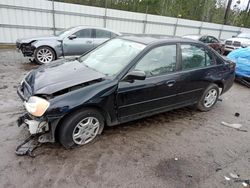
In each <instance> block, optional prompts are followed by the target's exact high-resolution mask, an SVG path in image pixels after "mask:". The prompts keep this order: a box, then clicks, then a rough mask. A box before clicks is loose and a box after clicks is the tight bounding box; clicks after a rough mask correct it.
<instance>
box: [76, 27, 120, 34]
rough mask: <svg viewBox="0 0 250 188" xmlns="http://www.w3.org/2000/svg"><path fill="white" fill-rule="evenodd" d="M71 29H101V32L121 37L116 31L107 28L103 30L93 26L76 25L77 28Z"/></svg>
mask: <svg viewBox="0 0 250 188" xmlns="http://www.w3.org/2000/svg"><path fill="white" fill-rule="evenodd" d="M72 29H101V30H105V31H109V32H112V33H115V34H117V35H119V36H120V35H121V33H119V32H117V31H114V30H111V29H107V28H103V27H95V26H86V25H78V26H74V27H72Z"/></svg>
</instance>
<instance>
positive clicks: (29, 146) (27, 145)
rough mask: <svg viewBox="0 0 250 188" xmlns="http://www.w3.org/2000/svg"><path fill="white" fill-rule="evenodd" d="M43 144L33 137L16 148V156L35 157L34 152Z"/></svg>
mask: <svg viewBox="0 0 250 188" xmlns="http://www.w3.org/2000/svg"><path fill="white" fill-rule="evenodd" d="M40 145H41V143H39V142H38V140H37V139H36V137H35V136H33V135H31V136H29V137H28V138H27V139H25V140H24V141H23V142H22V143H21V144H20V145H19V146H17V148H16V152H15V153H16V155H18V156H23V155H28V156H30V157H35V155H34V154H33V151H34V150H35V149H36V148H37V147H39V146H40Z"/></svg>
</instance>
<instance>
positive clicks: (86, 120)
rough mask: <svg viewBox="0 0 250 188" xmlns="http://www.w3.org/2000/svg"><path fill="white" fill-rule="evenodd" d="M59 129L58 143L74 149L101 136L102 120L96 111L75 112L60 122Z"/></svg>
mask: <svg viewBox="0 0 250 188" xmlns="http://www.w3.org/2000/svg"><path fill="white" fill-rule="evenodd" d="M59 126H60V129H59V135H58V136H59V141H60V143H61V144H62V145H63V146H64V147H65V148H67V149H68V148H74V147H76V146H81V145H85V144H88V143H90V142H91V141H93V140H94V139H95V138H96V137H97V135H98V134H101V132H102V130H103V127H104V118H103V116H102V115H101V114H100V113H99V112H98V111H96V110H92V109H86V110H82V111H77V112H75V113H73V114H71V115H69V116H68V117H67V118H65V119H64V120H63V122H62V124H61V125H59Z"/></svg>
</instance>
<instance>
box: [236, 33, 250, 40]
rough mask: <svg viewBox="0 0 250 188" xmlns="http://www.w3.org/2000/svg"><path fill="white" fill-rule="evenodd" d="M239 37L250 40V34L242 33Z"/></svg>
mask: <svg viewBox="0 0 250 188" xmlns="http://www.w3.org/2000/svg"><path fill="white" fill-rule="evenodd" d="M237 37H239V38H248V39H250V33H241V34H239V35H238V36H237Z"/></svg>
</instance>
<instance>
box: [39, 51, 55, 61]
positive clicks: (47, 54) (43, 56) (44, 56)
mask: <svg viewBox="0 0 250 188" xmlns="http://www.w3.org/2000/svg"><path fill="white" fill-rule="evenodd" d="M37 59H38V60H39V61H40V62H41V63H49V62H51V61H52V60H53V53H52V52H51V50H49V49H46V48H41V49H40V50H38V52H37Z"/></svg>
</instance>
